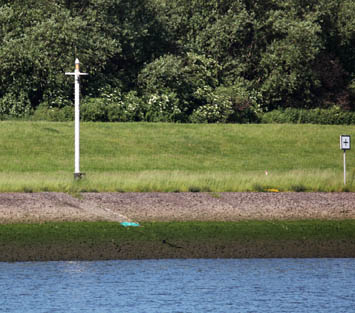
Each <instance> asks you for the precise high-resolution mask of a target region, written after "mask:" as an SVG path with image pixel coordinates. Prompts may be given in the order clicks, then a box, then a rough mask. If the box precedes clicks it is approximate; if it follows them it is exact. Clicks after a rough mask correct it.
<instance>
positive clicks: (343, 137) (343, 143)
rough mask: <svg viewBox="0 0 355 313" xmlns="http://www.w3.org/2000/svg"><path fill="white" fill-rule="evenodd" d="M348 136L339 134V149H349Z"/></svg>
mask: <svg viewBox="0 0 355 313" xmlns="http://www.w3.org/2000/svg"><path fill="white" fill-rule="evenodd" d="M350 147H351V145H350V136H349V135H341V136H340V149H341V150H350Z"/></svg>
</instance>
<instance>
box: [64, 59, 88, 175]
mask: <svg viewBox="0 0 355 313" xmlns="http://www.w3.org/2000/svg"><path fill="white" fill-rule="evenodd" d="M65 75H74V95H75V104H74V105H75V118H74V120H75V126H74V129H75V130H74V134H75V140H74V141H75V144H74V146H75V156H74V179H81V178H82V177H83V176H84V175H85V173H80V76H81V75H88V74H87V73H80V62H79V60H78V59H76V60H75V71H74V73H65Z"/></svg>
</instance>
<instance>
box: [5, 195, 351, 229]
mask: <svg viewBox="0 0 355 313" xmlns="http://www.w3.org/2000/svg"><path fill="white" fill-rule="evenodd" d="M354 218H355V193H302V192H300V193H291V192H286V193H256V192H241V193H229V192H224V193H184V192H182V193H128V192H127V193H83V194H81V195H80V196H79V197H73V196H71V195H69V194H66V193H54V192H43V193H2V194H0V223H33V222H45V221H117V222H122V221H238V220H248V219H252V220H270V219H279V220H285V219H288V220H290V219H292V220H297V219H354Z"/></svg>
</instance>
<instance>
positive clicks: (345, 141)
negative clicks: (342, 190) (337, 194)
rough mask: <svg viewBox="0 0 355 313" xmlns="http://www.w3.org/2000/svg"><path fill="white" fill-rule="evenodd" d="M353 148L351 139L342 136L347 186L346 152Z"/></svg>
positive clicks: (341, 143)
mask: <svg viewBox="0 0 355 313" xmlns="http://www.w3.org/2000/svg"><path fill="white" fill-rule="evenodd" d="M350 148H351V138H350V136H349V135H341V136H340V149H341V150H343V151H344V185H346V156H345V155H346V150H350Z"/></svg>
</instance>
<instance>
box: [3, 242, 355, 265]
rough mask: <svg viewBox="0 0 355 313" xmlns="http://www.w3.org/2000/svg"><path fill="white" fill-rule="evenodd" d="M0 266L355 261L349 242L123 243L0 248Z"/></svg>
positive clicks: (352, 246)
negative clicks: (218, 260)
mask: <svg viewBox="0 0 355 313" xmlns="http://www.w3.org/2000/svg"><path fill="white" fill-rule="evenodd" d="M0 249H1V253H0V262H18V261H21V262H24V261H63V260H71V261H73V260H81V261H83V260H86V261H93V260H129V259H167V258H175V259H186V258H355V241H353V240H341V241H340V240H327V241H322V240H320V241H312V240H311V241H310V240H302V241H297V240H290V241H284V240H276V241H271V240H268V241H260V240H256V241H250V242H243V241H228V242H221V241H220V242H174V244H173V245H171V244H166V243H157V242H139V243H138V242H123V243H120V244H112V243H105V244H100V245H88V244H85V243H74V244H73V243H72V244H52V245H31V246H26V247H25V246H16V245H11V244H9V245H3V246H1V247H0Z"/></svg>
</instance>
